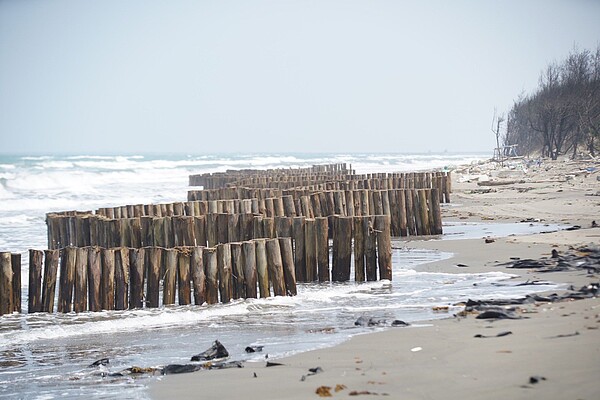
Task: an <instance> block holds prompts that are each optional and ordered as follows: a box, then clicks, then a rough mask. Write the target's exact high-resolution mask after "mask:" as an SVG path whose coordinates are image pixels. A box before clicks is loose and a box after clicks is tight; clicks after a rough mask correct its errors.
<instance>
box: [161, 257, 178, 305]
mask: <svg viewBox="0 0 600 400" xmlns="http://www.w3.org/2000/svg"><path fill="white" fill-rule="evenodd" d="M165 256H166V259H165V276H164V279H163V306H169V305H173V304H175V292H176V291H177V249H165Z"/></svg>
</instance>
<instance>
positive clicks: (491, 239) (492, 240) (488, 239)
mask: <svg viewBox="0 0 600 400" xmlns="http://www.w3.org/2000/svg"><path fill="white" fill-rule="evenodd" d="M495 241H496V239H494V238H491V237H486V238H485V243H488V244H489V243H494V242H495Z"/></svg>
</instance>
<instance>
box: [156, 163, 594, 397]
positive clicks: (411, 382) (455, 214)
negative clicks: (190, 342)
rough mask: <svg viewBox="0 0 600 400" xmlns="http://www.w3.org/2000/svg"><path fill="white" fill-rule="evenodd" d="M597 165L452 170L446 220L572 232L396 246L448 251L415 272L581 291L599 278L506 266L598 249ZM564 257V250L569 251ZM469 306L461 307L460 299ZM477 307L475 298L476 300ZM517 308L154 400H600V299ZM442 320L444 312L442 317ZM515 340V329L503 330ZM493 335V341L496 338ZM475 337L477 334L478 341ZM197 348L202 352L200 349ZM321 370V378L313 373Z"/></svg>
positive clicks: (176, 380) (168, 392)
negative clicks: (500, 275)
mask: <svg viewBox="0 0 600 400" xmlns="http://www.w3.org/2000/svg"><path fill="white" fill-rule="evenodd" d="M599 169H600V163H599V162H597V161H587V162H584V161H581V162H570V161H546V160H544V161H542V162H541V163H539V164H538V163H526V162H524V161H521V160H517V161H513V162H511V163H509V164H508V165H507V166H499V165H496V164H493V163H485V164H477V165H471V166H464V167H462V168H459V169H457V170H455V171H454V173H453V180H454V182H453V197H452V204H450V205H448V206H445V207H444V208H443V218H444V221H472V222H477V221H499V222H515V223H516V222H519V221H532V222H533V221H536V222H542V223H560V224H565V225H570V226H578V227H580V229H575V230H562V231H559V232H555V233H543V234H537V235H529V236H508V237H505V238H487V239H488V240H485V238H479V239H468V240H444V241H441V240H422V239H419V240H413V239H410V240H404V241H401V242H399V243H397V245H401V246H404V247H407V248H410V247H414V248H430V249H438V250H442V251H448V252H452V253H454V257H452V258H450V259H447V260H443V261H439V262H435V263H430V264H426V265H423V266H421V267H419V269H420V270H422V271H435V272H450V273H465V272H481V271H485V272H488V271H502V272H506V273H510V274H514V275H517V276H516V277H515V279H516V280H518V281H527V280H529V281H536V280H540V281H553V282H558V283H563V284H564V288H565V289H564V290H563V291H559V292H557V293H559V294H561V293H566V292H567V291H568V287H569V286H572V287H574V288H576V289H578V288H580V287H582V286H586V285H588V284H590V283H594V282H598V281H599V277H598V275H597V274H591V273H590V271H586V270H582V269H575V270H568V271H560V272H543V273H541V272H536V270H535V269H509V268H507V267H506V266H500V265H499V264H500V263H507V262H510V261H511V259H513V260H514V259H515V258H519V259H534V260H537V259H540V258H542V257H546V258H549V257H551V253H552V251H553V250H556V251H557V252H558V254H559V255H561V254H566V253H567V252H569V251H572V249H575V248H578V247H579V246H582V245H589V244H590V243H593V244H595V245H596V246H597V245H598V243H600V228H598V227H592V226H593V223H592V221H596V222H600V182H599V181H598V177H599V176H600V174H599V172H598V170H599ZM570 249H571V250H570ZM466 300H467V299H465V301H466ZM472 300H477V299H472ZM513 307H515V315H517V316H518V317H519V318H518V319H491V320H490V319H486V320H483V319H476V318H475V317H476V314H475V313H473V314H471V313H466V314H465V315H463V314H462V313H459V315H455V314H454V312H453V311H450V312H448V318H446V319H441V320H435V321H432V322H430V323H426V326H423V327H404V328H392V329H389V330H386V331H383V332H375V333H372V334H367V335H360V336H355V337H353V338H352V339H350V340H349V341H347V342H345V343H343V344H341V345H339V346H336V347H333V348H328V349H322V350H316V351H311V352H306V353H302V354H298V355H295V356H292V357H289V358H285V359H278V360H276V361H277V362H278V363H281V364H283V365H280V366H275V367H269V368H267V367H266V362H264V363H246V364H245V365H244V368H236V369H225V370H211V371H200V372H195V373H191V374H183V375H172V376H164V377H161V378H160V379H159V380H158V381H156V382H155V383H153V384H152V385H151V388H150V395H151V397H152V398H155V399H167V398H179V399H192V398H203V399H238V398H246V399H259V398H260V399H282V398H285V399H310V398H318V397H319V396H320V395H319V394H318V393H317V392H318V391H320V393H321V396H326V395H327V394H330V395H331V397H334V398H339V397H347V396H354V395H357V396H361V395H364V396H369V395H386V396H388V397H389V398H394V399H448V398H450V399H452V398H459V397H460V398H462V399H482V398H485V399H531V398H540V399H541V398H543V399H590V400H591V399H597V398H598V397H599V396H600V383H598V380H597V378H598V376H600V361H599V360H600V301H599V300H598V298H590V299H583V300H569V301H560V302H544V301H537V302H534V303H530V304H522V305H517V306H513ZM442 312H443V311H442ZM508 332H510V333H508ZM499 334H500V335H499ZM476 335H481V337H476ZM200 350H202V349H200ZM317 367H319V368H320V370H322V371H319V372H318V373H316V374H313V373H311V372H309V369H311V368H317Z"/></svg>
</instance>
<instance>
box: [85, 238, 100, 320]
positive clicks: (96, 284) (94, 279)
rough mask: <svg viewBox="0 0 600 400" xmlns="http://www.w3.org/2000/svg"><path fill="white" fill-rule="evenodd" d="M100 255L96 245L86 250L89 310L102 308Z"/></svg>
mask: <svg viewBox="0 0 600 400" xmlns="http://www.w3.org/2000/svg"><path fill="white" fill-rule="evenodd" d="M101 287H102V256H101V253H100V248H99V247H98V246H92V247H90V248H89V250H88V288H89V292H88V299H89V310H90V311H101V310H102V295H101V292H100V290H101Z"/></svg>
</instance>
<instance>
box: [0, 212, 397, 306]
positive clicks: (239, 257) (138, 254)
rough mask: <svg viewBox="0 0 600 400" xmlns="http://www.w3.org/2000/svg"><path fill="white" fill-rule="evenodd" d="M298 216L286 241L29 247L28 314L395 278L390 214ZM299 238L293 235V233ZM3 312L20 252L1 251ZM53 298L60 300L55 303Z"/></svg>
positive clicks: (14, 288)
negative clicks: (298, 284)
mask: <svg viewBox="0 0 600 400" xmlns="http://www.w3.org/2000/svg"><path fill="white" fill-rule="evenodd" d="M332 221H333V224H334V225H333V227H332V231H333V232H334V233H333V241H332V246H331V247H330V246H329V240H328V237H327V232H328V219H327V218H315V219H304V218H299V219H296V220H295V221H293V222H294V224H293V225H290V226H289V227H288V228H287V229H288V232H286V233H288V234H289V235H290V236H286V237H275V238H265V239H253V240H248V241H243V242H227V243H219V244H217V245H216V246H213V247H204V246H181V247H174V248H164V247H156V246H148V247H141V248H132V247H113V248H104V247H99V246H85V247H73V246H69V247H63V248H60V249H51V250H45V251H40V250H30V251H29V282H28V283H29V285H28V288H29V292H28V310H29V312H30V313H33V312H53V311H54V310H56V311H58V312H71V311H75V312H84V311H100V310H124V309H133V308H144V307H160V306H167V305H173V304H179V305H187V304H197V305H200V304H204V303H208V304H214V303H218V302H221V303H227V302H229V301H230V300H232V299H239V298H257V297H269V296H272V295H274V296H285V295H295V294H296V290H297V289H296V282H313V281H321V282H323V281H330V280H332V281H338V282H344V281H348V280H350V279H351V278H352V277H351V272H352V266H353V267H354V268H353V269H354V280H355V281H357V282H361V281H365V280H367V281H372V280H377V279H392V260H391V256H392V249H391V236H390V217H389V216H386V215H379V216H373V217H336V218H333V219H332ZM297 232H301V233H300V234H299V235H295V234H294V233H297ZM0 262H1V263H0V266H1V268H0V278H1V285H0V304H1V305H2V308H1V310H0V314H8V313H11V312H15V311H16V312H20V311H21V305H20V301H21V300H20V299H21V282H20V273H21V258H20V254H10V253H0ZM56 294H58V297H57V304H56V305H55V304H54V302H55V299H56Z"/></svg>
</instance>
